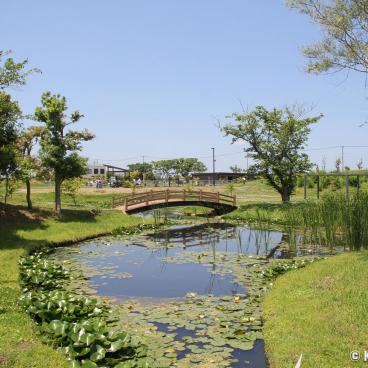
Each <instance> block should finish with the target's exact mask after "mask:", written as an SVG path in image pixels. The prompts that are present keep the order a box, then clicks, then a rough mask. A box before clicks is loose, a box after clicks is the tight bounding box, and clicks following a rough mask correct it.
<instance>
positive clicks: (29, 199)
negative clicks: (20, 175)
mask: <svg viewBox="0 0 368 368" xmlns="http://www.w3.org/2000/svg"><path fill="white" fill-rule="evenodd" d="M26 188H27V194H26V198H27V208H28V209H29V210H31V209H32V201H31V181H30V180H29V179H26Z"/></svg>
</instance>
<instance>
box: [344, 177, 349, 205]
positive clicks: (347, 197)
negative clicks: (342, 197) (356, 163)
mask: <svg viewBox="0 0 368 368" xmlns="http://www.w3.org/2000/svg"><path fill="white" fill-rule="evenodd" d="M345 183H346V199H349V176H348V175H346V179H345Z"/></svg>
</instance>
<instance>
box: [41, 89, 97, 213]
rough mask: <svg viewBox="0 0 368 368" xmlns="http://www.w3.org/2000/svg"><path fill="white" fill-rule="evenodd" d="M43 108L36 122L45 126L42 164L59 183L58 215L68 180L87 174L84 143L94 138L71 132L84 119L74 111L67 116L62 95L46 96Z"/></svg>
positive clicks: (87, 134) (57, 193) (81, 132)
mask: <svg viewBox="0 0 368 368" xmlns="http://www.w3.org/2000/svg"><path fill="white" fill-rule="evenodd" d="M41 102H42V106H41V107H37V108H36V111H35V119H36V120H37V121H39V122H42V123H44V124H45V125H44V133H43V134H42V137H41V140H40V146H41V149H40V158H41V161H42V164H43V165H44V166H45V167H48V168H49V169H50V170H52V171H53V176H54V183H55V211H56V212H57V213H59V214H60V212H61V185H62V183H63V181H64V180H66V179H72V178H75V177H79V176H81V175H83V174H85V173H86V172H87V159H85V158H82V157H81V156H79V155H78V153H77V151H81V149H82V146H81V142H83V141H89V140H91V139H93V138H94V135H93V134H92V133H90V132H89V131H87V130H83V131H75V130H68V131H66V129H67V127H68V126H69V125H71V124H75V123H77V122H78V121H79V120H80V119H81V118H82V117H83V115H81V114H80V112H79V111H74V112H73V113H72V114H71V115H70V117H69V118H68V117H67V116H66V113H65V112H66V110H67V105H66V99H65V97H61V96H60V95H59V94H57V95H52V94H51V93H50V92H45V93H44V94H43V95H42V98H41Z"/></svg>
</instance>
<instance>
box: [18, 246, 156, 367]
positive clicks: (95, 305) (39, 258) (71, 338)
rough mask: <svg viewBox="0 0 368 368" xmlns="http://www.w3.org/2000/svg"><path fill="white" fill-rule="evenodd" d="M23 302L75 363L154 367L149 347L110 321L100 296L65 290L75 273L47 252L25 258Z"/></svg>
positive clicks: (44, 333) (46, 335) (46, 336)
mask: <svg viewBox="0 0 368 368" xmlns="http://www.w3.org/2000/svg"><path fill="white" fill-rule="evenodd" d="M19 265H20V276H21V285H22V286H23V291H24V294H23V295H22V296H21V298H20V304H21V306H22V307H23V308H24V309H25V310H26V311H27V312H28V313H29V315H30V316H31V317H32V318H33V319H34V321H35V322H36V323H37V324H38V326H39V330H40V333H41V335H42V337H43V338H44V339H47V341H48V342H52V343H53V345H54V346H56V347H58V348H61V349H62V351H63V352H64V353H65V354H66V355H67V356H68V358H69V359H70V360H71V362H72V366H73V367H81V368H94V367H100V366H103V367H115V368H143V367H150V366H151V365H150V363H151V362H150V360H149V359H148V358H147V357H146V356H147V347H146V346H145V345H144V344H142V343H141V342H140V340H139V339H137V338H136V337H132V336H130V335H129V334H128V333H126V332H120V331H119V332H116V331H114V330H113V329H112V328H111V327H109V323H111V322H112V320H111V319H109V310H108V308H107V306H106V305H105V304H104V303H102V302H100V301H98V300H97V299H96V298H90V297H82V296H78V295H76V294H75V293H72V292H69V291H65V290H63V283H64V282H65V281H66V280H68V279H70V273H69V272H68V271H67V270H66V269H65V268H64V267H63V266H62V265H58V264H56V263H55V262H53V261H49V260H46V259H44V254H43V253H42V252H39V253H36V254H34V255H32V256H28V257H22V258H21V260H20V264H19Z"/></svg>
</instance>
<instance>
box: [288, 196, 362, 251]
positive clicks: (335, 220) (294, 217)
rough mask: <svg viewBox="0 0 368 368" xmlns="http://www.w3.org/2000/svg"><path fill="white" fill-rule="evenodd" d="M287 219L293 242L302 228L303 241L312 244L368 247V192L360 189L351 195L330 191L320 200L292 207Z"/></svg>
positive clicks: (356, 247)
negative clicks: (346, 195)
mask: <svg viewBox="0 0 368 368" xmlns="http://www.w3.org/2000/svg"><path fill="white" fill-rule="evenodd" d="M285 222H286V232H287V234H288V236H289V238H290V240H291V243H293V242H292V239H295V237H296V235H295V233H296V232H298V231H299V232H300V231H302V233H303V239H304V240H303V241H304V242H309V243H310V244H318V245H324V246H328V247H330V248H331V249H332V248H333V247H335V246H340V245H342V246H344V248H345V247H348V248H349V250H360V249H368V193H367V192H359V193H356V194H354V195H352V196H350V197H349V198H346V197H345V196H344V195H342V194H337V193H329V194H326V195H324V196H323V197H322V198H321V199H320V200H317V201H306V202H305V203H303V204H302V205H300V206H295V207H291V208H290V210H289V211H288V212H287V218H286V221H285ZM291 245H293V244H291Z"/></svg>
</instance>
